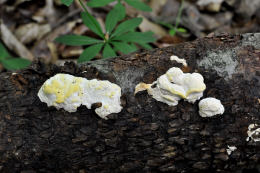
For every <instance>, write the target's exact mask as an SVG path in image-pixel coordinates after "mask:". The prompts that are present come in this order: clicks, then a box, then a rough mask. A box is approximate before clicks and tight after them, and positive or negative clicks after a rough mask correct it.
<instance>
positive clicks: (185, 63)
mask: <svg viewBox="0 0 260 173" xmlns="http://www.w3.org/2000/svg"><path fill="white" fill-rule="evenodd" d="M170 60H171V61H176V62H177V63H181V64H182V65H184V66H185V67H187V62H186V60H185V59H181V58H179V57H177V56H175V55H172V56H171V57H170Z"/></svg>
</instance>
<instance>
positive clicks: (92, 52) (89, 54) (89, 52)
mask: <svg viewBox="0 0 260 173" xmlns="http://www.w3.org/2000/svg"><path fill="white" fill-rule="evenodd" d="M103 45H104V43H98V44H95V45H92V46H89V47H87V48H86V49H85V50H84V51H83V52H82V54H81V55H80V56H79V59H78V63H82V62H85V61H89V60H91V59H92V58H93V57H94V56H96V55H97V54H98V52H99V51H100V50H101V49H102V47H103Z"/></svg>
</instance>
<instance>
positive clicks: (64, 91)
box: [43, 74, 82, 103]
mask: <svg viewBox="0 0 260 173" xmlns="http://www.w3.org/2000/svg"><path fill="white" fill-rule="evenodd" d="M81 81H82V80H81V79H80V78H78V79H77V78H76V79H74V80H73V81H72V80H65V78H64V75H63V74H61V80H59V81H58V80H52V81H51V82H50V83H46V84H44V85H43V92H45V93H46V94H54V95H55V96H56V103H63V102H64V101H65V99H67V98H69V97H70V96H71V95H72V94H73V93H76V92H77V93H78V94H79V95H80V94H81V92H80V91H81V88H80V83H81Z"/></svg>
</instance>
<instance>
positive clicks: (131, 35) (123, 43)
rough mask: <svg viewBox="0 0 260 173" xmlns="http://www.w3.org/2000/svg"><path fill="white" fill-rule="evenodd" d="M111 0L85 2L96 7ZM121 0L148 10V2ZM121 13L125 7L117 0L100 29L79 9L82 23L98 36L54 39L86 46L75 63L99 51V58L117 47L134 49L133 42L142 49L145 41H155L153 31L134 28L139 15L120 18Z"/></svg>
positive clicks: (146, 45)
mask: <svg viewBox="0 0 260 173" xmlns="http://www.w3.org/2000/svg"><path fill="white" fill-rule="evenodd" d="M65 1H66V2H65ZM112 1H114V0H91V1H90V2H88V5H89V6H91V7H100V6H104V5H107V4H108V3H110V2H112ZM125 1H126V2H127V3H128V4H129V5H131V4H132V6H136V5H138V8H139V9H140V8H142V9H143V10H145V9H146V10H148V6H147V5H145V4H144V3H142V2H140V1H139V0H125ZM72 2H73V0H63V3H64V4H66V5H70V3H72ZM146 6H147V8H146ZM149 8H150V7H149ZM125 16H126V14H125V7H124V6H123V5H122V3H121V2H120V1H118V3H117V4H116V5H115V6H114V8H113V9H112V10H111V11H110V12H109V13H108V15H107V17H106V20H105V29H106V31H105V33H104V32H103V31H102V29H101V26H100V24H99V23H98V22H97V20H96V19H95V18H94V17H93V16H92V15H90V14H89V13H88V12H87V11H86V10H85V12H82V13H81V18H82V20H83V23H84V24H85V25H86V26H87V27H88V28H89V29H90V30H91V31H93V32H94V33H95V34H96V35H97V36H98V37H99V39H96V38H92V37H88V36H82V35H64V36H60V37H58V38H56V39H55V41H56V42H58V43H62V44H66V45H70V46H88V47H87V48H86V49H85V50H84V51H83V53H82V54H81V55H80V57H79V59H78V62H79V63H81V62H84V61H89V60H91V59H92V58H93V57H95V56H96V55H97V54H98V53H99V52H102V56H103V58H109V57H115V56H116V52H117V51H120V52H122V53H124V54H127V53H130V52H134V51H136V50H137V47H136V44H139V45H140V46H142V47H144V48H146V49H147V48H148V49H149V48H151V47H150V45H149V44H148V43H150V42H153V41H155V38H154V37H153V33H152V32H144V33H142V32H137V31H135V29H136V28H137V27H138V26H139V25H140V24H141V22H142V18H133V19H129V20H123V19H124V18H125ZM121 21H122V22H121ZM120 22H121V23H120Z"/></svg>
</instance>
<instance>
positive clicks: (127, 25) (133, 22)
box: [111, 17, 143, 37]
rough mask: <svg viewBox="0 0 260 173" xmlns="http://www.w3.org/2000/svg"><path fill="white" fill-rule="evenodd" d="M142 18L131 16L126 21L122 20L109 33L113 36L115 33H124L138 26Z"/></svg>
mask: <svg viewBox="0 0 260 173" xmlns="http://www.w3.org/2000/svg"><path fill="white" fill-rule="evenodd" d="M142 20H143V19H142V18H140V17H139V18H133V19H130V20H127V21H124V22H123V23H121V24H120V25H118V27H117V28H116V30H115V32H114V33H113V34H112V35H111V37H114V36H116V35H120V34H123V33H126V32H128V31H131V30H133V29H135V28H136V27H138V26H139V25H140V23H142Z"/></svg>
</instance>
